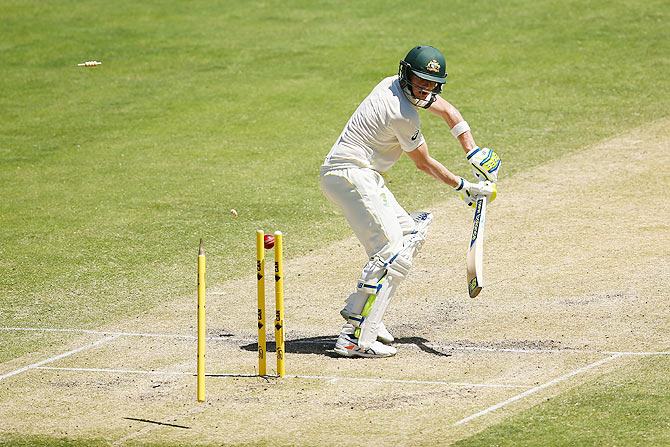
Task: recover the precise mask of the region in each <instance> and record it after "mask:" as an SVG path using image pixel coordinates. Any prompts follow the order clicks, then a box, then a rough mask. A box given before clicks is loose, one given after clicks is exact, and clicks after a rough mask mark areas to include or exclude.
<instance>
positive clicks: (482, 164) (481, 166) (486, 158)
mask: <svg viewBox="0 0 670 447" xmlns="http://www.w3.org/2000/svg"><path fill="white" fill-rule="evenodd" d="M467 157H468V161H469V162H470V164H471V165H472V172H473V173H474V174H475V177H477V178H478V179H479V180H482V181H488V182H493V183H495V182H497V181H498V170H499V169H500V157H498V154H496V153H495V152H493V151H492V150H491V149H489V148H487V147H485V148H482V149H480V148H478V147H476V148H474V149H473V150H471V151H470V152H468V153H467Z"/></svg>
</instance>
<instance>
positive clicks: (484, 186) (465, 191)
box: [455, 177, 498, 206]
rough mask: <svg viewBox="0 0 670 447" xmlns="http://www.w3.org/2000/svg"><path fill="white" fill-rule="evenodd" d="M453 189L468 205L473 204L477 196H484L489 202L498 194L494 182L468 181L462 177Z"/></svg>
mask: <svg viewBox="0 0 670 447" xmlns="http://www.w3.org/2000/svg"><path fill="white" fill-rule="evenodd" d="M455 189H456V191H457V192H458V194H459V195H460V196H461V199H463V201H464V202H465V204H466V205H468V206H475V203H476V202H477V198H478V197H481V196H485V197H487V198H488V199H489V202H493V201H494V200H495V199H496V196H497V195H498V189H497V188H496V184H495V183H491V182H479V183H470V182H469V181H467V180H465V179H464V178H463V177H461V181H460V183H459V184H458V186H457V187H456V188H455Z"/></svg>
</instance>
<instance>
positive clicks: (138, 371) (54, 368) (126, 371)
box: [35, 366, 196, 376]
mask: <svg viewBox="0 0 670 447" xmlns="http://www.w3.org/2000/svg"><path fill="white" fill-rule="evenodd" d="M35 369H45V370H51V371H82V372H106V373H115V374H159V375H160V374H162V375H166V376H194V375H196V374H195V373H190V372H180V371H176V372H175V371H144V370H141V369H107V368H61V367H57V366H38V367H36V368H35Z"/></svg>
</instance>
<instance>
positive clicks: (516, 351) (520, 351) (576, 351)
mask: <svg viewBox="0 0 670 447" xmlns="http://www.w3.org/2000/svg"><path fill="white" fill-rule="evenodd" d="M0 330H4V331H35V332H40V331H41V332H74V333H84V334H98V335H114V336H121V337H153V338H177V339H185V340H195V339H197V338H198V337H196V336H195V335H183V334H156V333H154V334H151V333H142V332H114V331H100V330H93V329H67V328H66V329H59V328H34V327H0ZM207 340H212V341H223V342H233V343H252V342H255V341H256V339H255V338H232V337H231V338H228V337H213V336H210V337H207ZM287 343H291V344H308V345H322V344H324V342H323V341H310V340H287ZM425 346H427V347H429V348H434V349H444V350H451V351H484V352H509V353H514V354H549V353H551V354H560V353H572V354H602V355H617V354H621V355H643V356H646V355H670V351H609V350H598V349H569V348H566V349H516V348H487V347H484V346H453V345H440V344H434V343H427V344H426V345H425ZM403 347H414V345H411V344H410V345H403ZM417 348H419V347H418V346H417Z"/></svg>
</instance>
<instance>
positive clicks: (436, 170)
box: [417, 158, 461, 188]
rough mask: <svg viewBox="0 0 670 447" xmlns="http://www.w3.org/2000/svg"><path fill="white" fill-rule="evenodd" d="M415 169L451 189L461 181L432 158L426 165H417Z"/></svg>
mask: <svg viewBox="0 0 670 447" xmlns="http://www.w3.org/2000/svg"><path fill="white" fill-rule="evenodd" d="M417 168H419V169H420V170H421V171H423V172H425V173H426V174H428V175H430V176H431V177H434V178H436V179H437V180H439V181H441V182H442V183H445V184H447V185H449V186H451V187H452V188H455V187H457V186H458V184H459V183H460V180H461V179H460V177H458V176H457V175H454V174H453V173H452V172H451V171H449V169H447V168H446V167H445V166H444V165H443V164H442V163H440V162H439V161H437V160H435V159H434V158H430V159H429V160H428V161H427V162H426V163H423V164H421V165H417Z"/></svg>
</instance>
